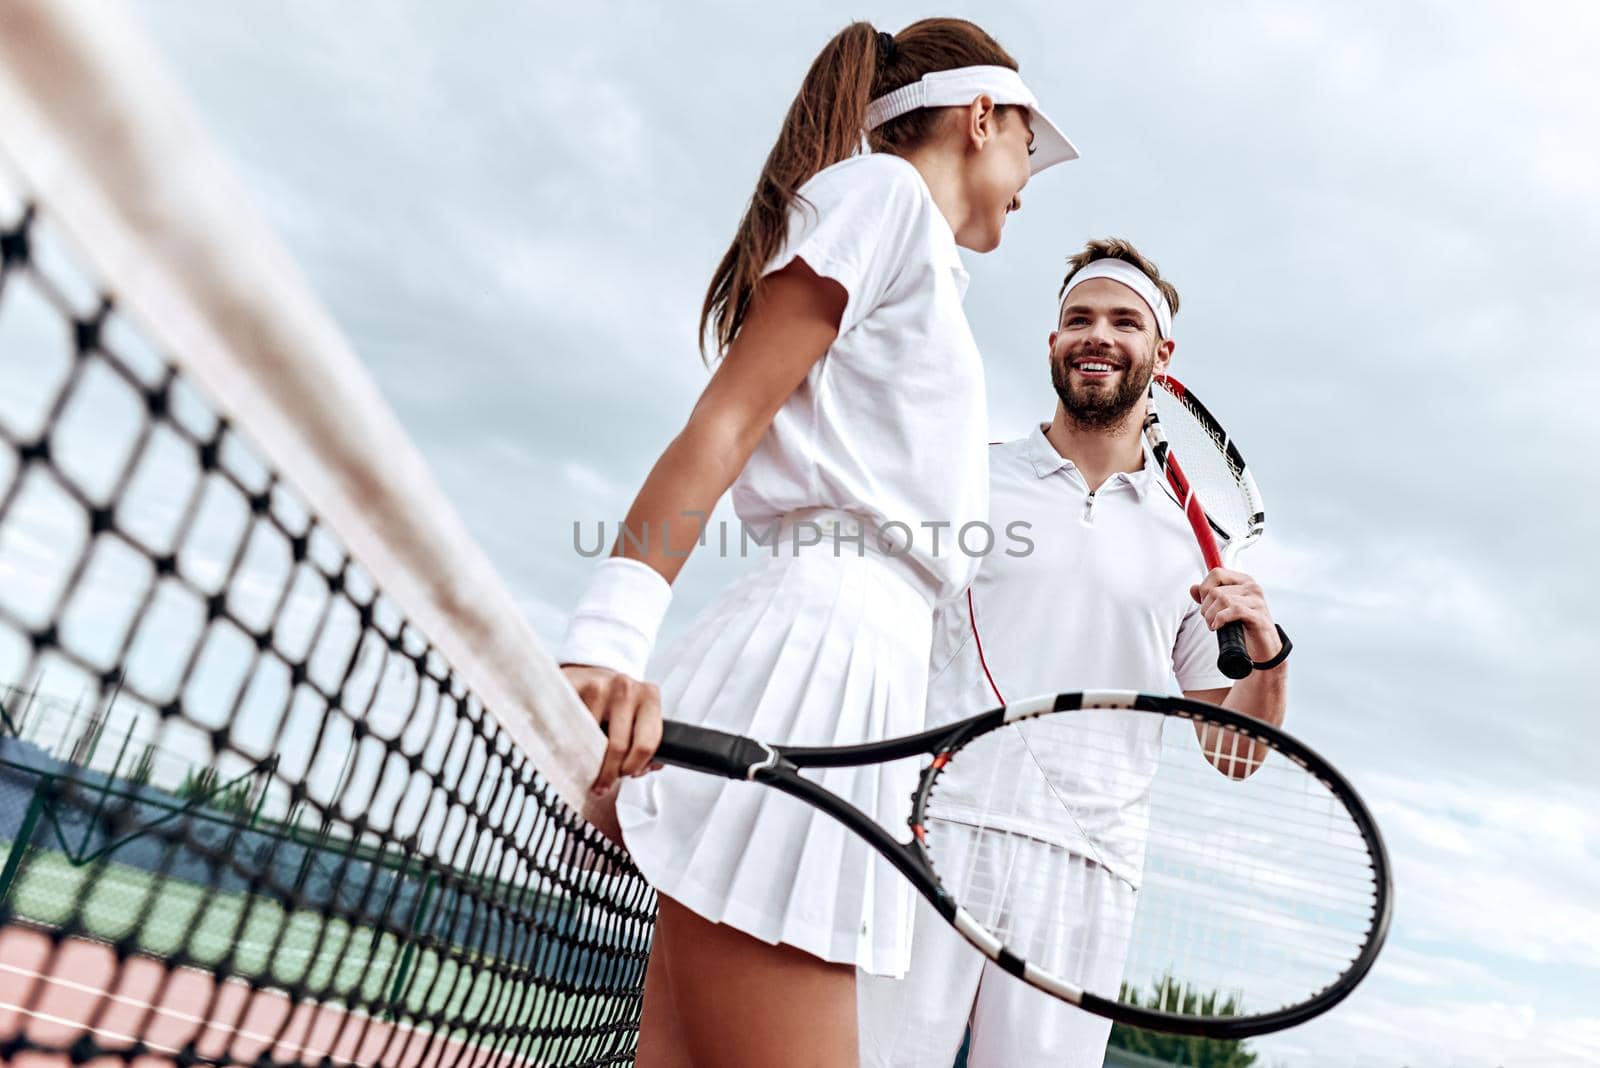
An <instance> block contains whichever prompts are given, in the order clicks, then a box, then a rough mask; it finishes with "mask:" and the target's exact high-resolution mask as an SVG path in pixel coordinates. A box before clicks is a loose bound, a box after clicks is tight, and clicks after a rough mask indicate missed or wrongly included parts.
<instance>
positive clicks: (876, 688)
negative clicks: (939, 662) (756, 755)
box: [617, 539, 933, 975]
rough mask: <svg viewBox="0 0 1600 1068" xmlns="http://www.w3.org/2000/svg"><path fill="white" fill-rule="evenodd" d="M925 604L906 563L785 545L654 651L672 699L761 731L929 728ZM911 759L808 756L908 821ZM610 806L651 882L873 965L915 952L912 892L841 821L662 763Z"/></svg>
mask: <svg viewBox="0 0 1600 1068" xmlns="http://www.w3.org/2000/svg"><path fill="white" fill-rule="evenodd" d="M932 620H933V609H932V602H931V600H930V598H929V595H928V593H927V592H926V591H925V590H924V589H923V588H920V587H919V586H917V585H916V584H915V583H914V582H913V581H911V579H910V578H909V577H908V575H907V573H906V570H905V566H904V565H903V564H902V563H898V562H896V561H893V560H885V559H884V558H882V557H879V556H876V555H872V554H870V553H869V554H868V555H867V556H865V557H862V556H858V555H856V552H855V550H854V548H853V547H851V546H849V545H847V546H846V547H845V549H844V550H843V552H842V554H841V555H838V556H836V555H834V549H833V546H832V545H830V544H828V542H827V539H825V540H824V543H823V544H822V545H819V546H815V547H811V548H805V549H802V551H801V552H800V554H799V555H798V556H795V555H794V554H793V549H792V547H789V546H781V547H780V555H779V556H778V557H777V558H776V559H772V558H764V559H763V560H762V561H761V563H760V564H759V565H758V566H757V567H756V568H754V569H753V570H752V571H751V572H749V573H747V574H745V575H744V576H742V577H741V578H740V579H738V580H737V581H736V582H734V583H733V585H732V586H730V587H729V588H728V589H726V590H725V591H723V593H722V594H721V595H720V596H719V597H718V598H717V600H716V601H714V602H713V603H712V604H711V606H710V607H709V608H707V609H706V610H705V611H704V612H702V613H701V615H700V616H699V617H697V618H696V619H695V621H694V622H693V623H692V624H691V625H690V627H689V631H688V633H687V634H686V635H685V636H684V637H683V638H682V639H681V640H680V641H679V642H678V643H677V644H676V645H675V646H674V647H673V648H672V649H671V650H669V651H668V653H667V655H666V656H665V657H664V658H663V659H664V663H665V668H664V670H663V672H662V676H661V699H662V708H663V712H664V713H665V715H667V716H668V717H670V718H673V719H679V720H684V721H686V722H690V723H698V724H702V725H704V726H708V727H715V728H717V729H719V730H726V731H734V732H737V733H740V734H746V735H749V736H750V737H753V738H756V739H759V740H761V741H764V742H774V743H785V742H786V743H790V744H796V745H844V744H851V743H857V742H864V741H873V740H878V739H883V738H889V737H893V736H895V735H899V734H910V733H914V732H915V731H917V730H920V729H921V728H922V724H923V717H924V714H925V701H926V689H927V677H928V646H929V642H930V640H931V636H932ZM917 765H918V762H917V761H916V760H915V759H912V760H905V761H898V762H896V763H894V764H891V765H878V766H868V767H861V768H829V769H822V770H818V771H815V772H808V775H809V776H810V777H811V778H814V779H815V780H816V781H818V782H820V783H821V784H822V785H823V786H825V787H827V788H828V789H829V790H832V791H833V792H835V793H837V794H839V795H840V796H841V797H843V798H845V799H846V800H848V801H850V803H851V804H853V805H855V806H857V807H858V808H860V809H861V810H862V811H864V812H866V813H868V814H869V815H873V816H875V818H877V819H878V820H879V822H881V823H882V824H883V825H884V826H886V827H891V828H895V827H904V826H905V823H906V818H907V816H908V815H909V812H910V797H911V793H912V791H913V789H915V786H916V777H917V772H918V766H917ZM617 816H618V819H619V820H620V822H621V824H622V831H623V837H624V839H625V840H626V842H627V845H628V850H629V852H630V853H631V854H632V855H633V859H634V862H635V863H636V864H637V865H638V866H639V870H640V871H642V872H643V873H644V875H645V877H646V878H647V879H648V880H649V881H650V882H651V884H652V885H654V886H655V888H656V889H657V890H658V891H660V892H661V893H663V894H665V895H667V896H668V897H670V898H672V899H673V900H674V901H677V902H678V903H680V904H682V905H683V906H684V907H685V908H688V909H689V910H691V911H693V912H695V913H697V914H699V915H701V916H703V917H705V918H706V919H708V920H712V921H714V922H717V923H726V924H729V925H731V926H733V927H737V928H738V929H739V930H741V931H744V932H745V933H747V934H749V935H752V936H753V937H755V938H759V939H761V940H762V941H764V942H769V943H773V944H777V943H780V942H781V943H784V944H787V945H791V946H795V947H797V948H799V949H802V950H805V951H806V952H807V953H810V954H812V955H813V956H816V957H820V958H821V959H823V960H827V961H834V962H838V963H846V964H854V965H856V966H857V967H859V968H861V969H864V970H865V971H867V972H875V973H880V974H889V975H901V974H904V973H905V970H906V968H907V966H908V965H909V962H910V945H911V925H912V922H913V918H914V907H913V906H914V900H915V893H914V892H913V891H912V890H911V887H910V885H909V884H908V883H907V882H906V881H905V880H904V879H902V878H901V877H900V875H899V874H898V873H897V872H895V871H894V869H893V868H892V867H891V866H890V865H889V864H888V862H887V861H884V860H882V859H881V858H879V857H878V855H877V854H876V853H875V852H874V851H873V850H872V849H871V848H870V847H868V846H867V845H866V844H865V843H863V842H862V841H861V840H860V839H858V838H857V837H856V836H855V835H853V834H851V833H850V832H849V831H847V830H845V828H844V827H843V825H841V824H840V823H838V822H837V821H836V820H834V819H833V817H831V816H828V815H826V814H824V813H822V812H820V811H818V810H816V809H813V808H812V807H811V806H809V805H807V804H805V803H804V802H802V801H799V800H797V799H796V798H792V797H789V796H787V795H785V794H782V793H779V792H778V791H776V790H773V789H770V788H768V787H765V786H758V785H756V784H753V783H747V782H734V781H731V780H728V779H721V778H717V777H715V776H711V775H703V774H700V773H697V772H691V771H684V770H681V769H678V768H666V769H663V770H662V771H658V772H655V773H653V774H650V775H647V776H645V777H644V778H642V779H632V780H628V781H627V782H625V783H624V784H623V788H622V792H621V794H620V795H619V797H618V800H617Z"/></svg>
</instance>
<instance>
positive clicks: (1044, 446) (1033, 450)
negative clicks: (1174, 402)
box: [1027, 423, 1161, 501]
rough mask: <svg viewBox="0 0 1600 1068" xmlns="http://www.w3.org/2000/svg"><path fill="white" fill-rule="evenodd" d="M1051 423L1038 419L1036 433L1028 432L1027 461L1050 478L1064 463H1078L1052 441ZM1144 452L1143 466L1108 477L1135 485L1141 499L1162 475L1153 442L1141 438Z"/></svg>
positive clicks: (1074, 466)
mask: <svg viewBox="0 0 1600 1068" xmlns="http://www.w3.org/2000/svg"><path fill="white" fill-rule="evenodd" d="M1049 425H1050V424H1049V423H1039V424H1037V425H1035V426H1034V428H1033V433H1031V434H1029V435H1028V444H1027V452H1028V461H1029V462H1030V463H1032V464H1033V473H1034V474H1035V475H1037V476H1038V477H1039V478H1048V477H1049V476H1050V475H1053V474H1055V473H1056V472H1057V471H1059V470H1061V469H1062V468H1063V467H1070V468H1073V469H1074V470H1076V468H1077V466H1078V465H1077V464H1075V463H1073V462H1072V461H1071V460H1069V459H1067V458H1066V457H1065V456H1062V455H1061V454H1060V453H1059V452H1057V451H1056V447H1055V446H1054V445H1052V444H1050V439H1049V438H1047V437H1045V436H1044V432H1045V429H1046V428H1047V427H1048V426H1049ZM1140 446H1141V448H1142V450H1143V452H1144V466H1143V467H1141V468H1139V470H1137V471H1118V472H1117V473H1116V474H1114V475H1112V476H1111V477H1110V478H1108V479H1106V482H1107V484H1110V483H1115V482H1125V483H1127V484H1128V485H1129V486H1132V487H1133V492H1134V493H1135V494H1136V495H1137V496H1138V498H1139V500H1141V501H1142V500H1144V498H1145V494H1147V493H1149V492H1150V487H1151V486H1152V485H1153V484H1154V482H1155V480H1156V479H1157V478H1159V477H1160V475H1161V468H1160V465H1159V464H1157V463H1156V458H1155V456H1154V455H1153V454H1152V453H1151V452H1150V443H1149V442H1147V441H1143V440H1141V441H1140Z"/></svg>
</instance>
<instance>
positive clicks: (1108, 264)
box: [1057, 257, 1172, 338]
mask: <svg viewBox="0 0 1600 1068" xmlns="http://www.w3.org/2000/svg"><path fill="white" fill-rule="evenodd" d="M1091 278H1109V279H1111V280H1112V281H1113V282H1121V283H1122V284H1123V285H1125V286H1127V287H1128V288H1129V289H1131V290H1133V291H1134V292H1135V293H1137V294H1139V297H1140V299H1141V300H1143V301H1144V302H1145V304H1146V305H1148V306H1149V308H1150V312H1151V314H1153V315H1154V316H1155V317H1156V332H1157V333H1158V334H1159V335H1160V336H1161V337H1162V338H1169V337H1171V336H1172V309H1171V308H1169V307H1167V298H1166V297H1163V296H1162V295H1161V290H1160V289H1158V288H1156V284H1155V283H1154V282H1152V281H1150V276H1149V275H1147V274H1145V273H1144V272H1143V271H1141V270H1139V268H1137V267H1135V266H1134V265H1133V264H1131V263H1129V262H1128V261H1127V260H1119V259H1112V258H1110V257H1107V258H1106V259H1103V260H1095V261H1094V262H1092V263H1089V264H1086V265H1085V266H1084V267H1083V268H1082V269H1081V270H1079V271H1078V273H1077V274H1075V275H1073V276H1072V281H1071V282H1070V283H1068V285H1067V291H1066V292H1065V293H1063V294H1061V308H1065V307H1066V306H1067V298H1068V297H1070V296H1072V291H1073V290H1074V289H1077V288H1078V287H1079V286H1080V285H1082V284H1083V283H1085V282H1087V281H1089V280H1090V279H1091ZM1057 318H1058V319H1059V318H1060V309H1059V308H1058V309H1057Z"/></svg>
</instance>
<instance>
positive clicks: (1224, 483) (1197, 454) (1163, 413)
mask: <svg viewBox="0 0 1600 1068" xmlns="http://www.w3.org/2000/svg"><path fill="white" fill-rule="evenodd" d="M1151 392H1152V397H1153V401H1154V404H1155V410H1156V417H1157V419H1158V421H1159V432H1160V434H1161V435H1162V436H1163V437H1164V438H1165V439H1166V441H1167V444H1168V446H1169V448H1170V450H1171V454H1172V455H1173V456H1175V457H1177V460H1178V463H1179V464H1180V465H1181V466H1182V468H1183V473H1184V474H1185V475H1186V476H1188V479H1189V486H1190V489H1191V490H1192V491H1193V492H1194V493H1195V494H1196V495H1197V496H1198V497H1199V498H1200V500H1201V502H1202V503H1203V504H1204V505H1205V510H1206V514H1207V515H1208V516H1209V517H1210V518H1211V521H1212V524H1213V526H1215V527H1216V528H1218V531H1219V534H1220V536H1221V537H1223V538H1224V539H1226V540H1229V541H1233V540H1238V539H1240V538H1243V537H1245V536H1246V535H1247V534H1248V533H1249V532H1250V530H1251V529H1252V527H1253V526H1254V525H1255V523H1256V506H1255V504H1254V502H1253V501H1252V500H1251V496H1250V493H1249V492H1248V490H1247V489H1246V485H1245V481H1244V467H1243V464H1242V463H1241V462H1236V461H1237V456H1238V454H1237V452H1231V453H1230V450H1229V448H1228V441H1227V435H1226V434H1224V433H1222V431H1221V429H1220V428H1219V427H1217V426H1216V424H1214V423H1212V422H1210V421H1209V420H1202V419H1201V418H1199V417H1198V416H1197V415H1196V414H1195V412H1194V411H1193V410H1192V409H1191V408H1190V407H1189V405H1188V404H1187V403H1186V402H1185V401H1184V400H1183V399H1180V398H1178V397H1174V396H1173V395H1172V394H1170V393H1168V392H1167V391H1166V390H1164V389H1155V390H1152V391H1151Z"/></svg>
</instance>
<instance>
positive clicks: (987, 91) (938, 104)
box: [867, 67, 1078, 174]
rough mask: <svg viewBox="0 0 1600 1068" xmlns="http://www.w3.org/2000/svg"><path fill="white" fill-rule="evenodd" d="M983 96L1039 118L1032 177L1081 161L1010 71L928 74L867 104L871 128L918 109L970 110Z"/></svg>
mask: <svg viewBox="0 0 1600 1068" xmlns="http://www.w3.org/2000/svg"><path fill="white" fill-rule="evenodd" d="M980 96H987V97H988V98H989V99H991V100H993V101H994V102H995V103H996V104H1013V105H1017V106H1020V107H1025V108H1027V109H1028V111H1029V113H1030V114H1031V115H1032V116H1033V123H1032V126H1033V155H1032V156H1031V157H1030V165H1029V173H1031V174H1038V173H1039V172H1040V171H1042V170H1044V169H1045V168H1046V167H1053V166H1055V165H1056V164H1057V163H1065V162H1066V161H1067V160H1069V159H1077V158H1078V150H1077V149H1076V148H1075V147H1073V144H1072V142H1071V141H1069V140H1067V135H1066V134H1064V133H1062V132H1061V127H1059V126H1057V125H1056V124H1055V123H1054V122H1051V121H1050V116H1048V115H1046V114H1045V113H1044V112H1043V111H1040V110H1039V101H1038V99H1037V98H1036V97H1034V95H1033V90H1031V89H1029V88H1028V87H1027V86H1026V85H1024V84H1023V83H1022V75H1020V74H1018V73H1017V72H1016V71H1014V70H1012V69H1011V68H1010V67H956V68H954V69H953V70H936V71H932V72H930V73H928V74H924V75H923V76H922V78H921V79H920V80H919V81H914V82H912V83H911V84H910V85H902V86H901V87H900V88H898V89H896V90H895V91H894V92H892V93H885V94H884V95H883V96H880V97H878V99H876V100H874V101H873V102H872V103H871V104H869V105H867V129H869V130H876V129H877V128H878V127H880V126H882V125H883V124H884V123H886V122H888V121H889V120H890V119H898V118H899V117H900V116H902V115H904V114H906V113H907V112H911V111H915V110H917V109H918V108H954V107H965V106H966V105H968V104H970V103H972V102H973V101H974V100H976V99H977V98H978V97H980Z"/></svg>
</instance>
